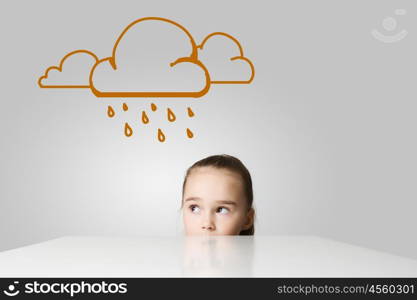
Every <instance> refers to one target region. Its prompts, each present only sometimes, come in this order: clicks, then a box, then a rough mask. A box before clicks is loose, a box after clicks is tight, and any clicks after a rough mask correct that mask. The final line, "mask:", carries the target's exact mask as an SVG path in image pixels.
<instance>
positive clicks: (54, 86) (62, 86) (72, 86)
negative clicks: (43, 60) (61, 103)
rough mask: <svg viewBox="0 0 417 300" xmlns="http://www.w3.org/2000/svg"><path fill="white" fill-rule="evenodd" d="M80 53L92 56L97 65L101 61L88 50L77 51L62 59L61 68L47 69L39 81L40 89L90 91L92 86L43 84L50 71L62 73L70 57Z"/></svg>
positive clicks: (52, 67)
mask: <svg viewBox="0 0 417 300" xmlns="http://www.w3.org/2000/svg"><path fill="white" fill-rule="evenodd" d="M78 53H85V54H88V55H90V56H92V57H93V58H94V60H95V61H96V63H97V61H98V60H99V59H98V57H97V55H95V54H94V53H93V52H91V51H88V50H75V51H72V52H69V53H68V54H66V55H65V56H64V57H63V58H61V61H60V62H59V66H51V67H49V68H47V69H46V71H45V73H44V75H42V76H41V77H39V79H38V85H39V87H40V88H58V89H59V88H77V89H88V88H90V85H45V84H43V83H42V81H43V80H44V79H47V78H48V73H49V71H51V70H57V71H58V72H60V73H62V72H63V67H64V63H65V61H66V60H67V59H68V58H69V57H71V56H73V55H75V54H78Z"/></svg>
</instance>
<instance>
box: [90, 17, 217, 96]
mask: <svg viewBox="0 0 417 300" xmlns="http://www.w3.org/2000/svg"><path fill="white" fill-rule="evenodd" d="M148 20H156V21H163V22H167V23H170V24H172V25H175V26H176V27H178V28H180V29H181V30H182V31H183V32H184V33H185V34H186V35H187V36H188V38H189V39H190V42H191V46H192V53H191V54H190V56H186V57H180V58H178V59H177V60H175V61H174V62H172V63H170V66H171V67H174V66H175V65H177V64H179V63H187V62H188V63H192V64H195V65H197V66H198V67H200V68H201V69H202V70H203V71H204V74H205V77H206V84H205V86H204V88H203V89H202V90H200V91H198V92H102V91H99V90H98V89H96V87H95V86H94V81H93V74H94V71H95V69H96V67H97V66H98V65H99V64H101V63H103V62H105V61H108V62H109V64H110V66H111V67H112V68H113V70H115V71H116V70H117V63H116V50H117V46H118V45H119V43H120V41H121V40H122V38H123V36H124V35H125V34H126V32H127V31H128V30H129V29H130V28H131V27H132V26H134V25H136V24H138V23H140V22H143V21H148ZM89 84H90V88H91V91H92V92H93V93H94V95H95V96H96V97H149V98H150V97H158V98H159V97H194V98H199V97H202V96H204V95H205V94H207V92H208V91H209V89H210V84H211V80H210V74H209V72H208V70H207V68H206V67H205V66H204V64H203V63H202V62H201V61H199V60H198V50H197V44H196V43H195V41H194V38H193V37H192V35H191V34H190V32H189V31H188V30H187V29H186V28H185V27H183V26H182V25H180V24H178V23H176V22H174V21H172V20H169V19H166V18H161V17H145V18H140V19H137V20H135V21H133V22H131V23H130V24H129V25H128V26H127V27H126V28H125V29H124V30H123V31H122V33H121V34H120V35H119V37H118V38H117V40H116V43H115V44H114V46H113V51H112V56H110V57H106V58H103V59H100V60H98V61H97V62H96V63H95V64H94V66H93V67H92V69H91V71H90V76H89Z"/></svg>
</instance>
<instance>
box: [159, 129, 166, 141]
mask: <svg viewBox="0 0 417 300" xmlns="http://www.w3.org/2000/svg"><path fill="white" fill-rule="evenodd" d="M158 140H159V141H160V142H161V143H162V142H165V134H164V133H163V132H162V130H161V128H158Z"/></svg>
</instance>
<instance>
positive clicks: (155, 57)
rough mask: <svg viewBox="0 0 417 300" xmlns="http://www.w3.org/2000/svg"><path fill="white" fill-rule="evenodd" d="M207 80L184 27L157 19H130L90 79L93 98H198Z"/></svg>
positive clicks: (207, 88)
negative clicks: (111, 49)
mask: <svg viewBox="0 0 417 300" xmlns="http://www.w3.org/2000/svg"><path fill="white" fill-rule="evenodd" d="M167 50H168V51H167ZM210 83H211V80H210V75H209V72H208V70H207V69H206V67H205V66H204V64H203V63H202V62H201V61H200V60H199V59H198V51H197V45H196V43H195V41H194V39H193V37H192V36H191V34H190V33H189V32H188V30H187V29H185V28H184V27H183V26H181V25H180V24H178V23H176V22H173V21H171V20H168V19H164V18H159V17H146V18H141V19H138V20H136V21H134V22H132V23H130V24H129V25H128V26H127V27H126V28H125V29H124V30H123V32H122V33H121V35H120V36H119V37H118V39H117V40H116V43H115V45H114V47H113V52H112V56H110V57H107V58H104V59H101V60H99V61H97V62H96V63H95V65H94V66H93V68H92V69H91V72H90V77H89V86H90V87H91V90H92V91H93V93H94V94H95V95H96V96H97V97H201V96H203V95H205V94H206V93H207V92H208V90H209V89H210Z"/></svg>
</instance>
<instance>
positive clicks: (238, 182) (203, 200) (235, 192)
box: [182, 167, 254, 235]
mask: <svg viewBox="0 0 417 300" xmlns="http://www.w3.org/2000/svg"><path fill="white" fill-rule="evenodd" d="M182 210H183V220H184V226H185V233H186V235H238V234H239V233H240V231H242V230H246V229H249V228H250V227H251V225H252V222H253V212H254V211H253V209H251V210H249V211H248V209H247V204H246V199H245V195H244V193H243V185H242V179H241V177H240V175H239V174H237V173H234V172H231V171H229V170H227V169H218V168H214V167H198V168H195V169H193V170H192V171H191V173H190V174H189V175H188V178H187V182H186V185H185V187H184V196H183V208H182Z"/></svg>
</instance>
